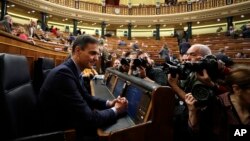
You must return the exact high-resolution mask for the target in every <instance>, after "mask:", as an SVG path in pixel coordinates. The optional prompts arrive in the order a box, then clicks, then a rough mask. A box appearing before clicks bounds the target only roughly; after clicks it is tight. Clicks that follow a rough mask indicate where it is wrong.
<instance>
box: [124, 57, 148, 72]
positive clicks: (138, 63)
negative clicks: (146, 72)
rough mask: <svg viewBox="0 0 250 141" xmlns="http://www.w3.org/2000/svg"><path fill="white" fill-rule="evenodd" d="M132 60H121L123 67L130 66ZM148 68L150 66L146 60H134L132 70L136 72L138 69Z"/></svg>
mask: <svg viewBox="0 0 250 141" xmlns="http://www.w3.org/2000/svg"><path fill="white" fill-rule="evenodd" d="M131 61H132V60H131V59H130V58H122V59H121V65H127V66H129V65H130V62H131ZM141 66H142V67H145V68H146V67H147V66H148V62H147V60H146V59H141V58H137V59H134V60H133V65H132V69H133V70H135V69H136V68H137V67H141Z"/></svg>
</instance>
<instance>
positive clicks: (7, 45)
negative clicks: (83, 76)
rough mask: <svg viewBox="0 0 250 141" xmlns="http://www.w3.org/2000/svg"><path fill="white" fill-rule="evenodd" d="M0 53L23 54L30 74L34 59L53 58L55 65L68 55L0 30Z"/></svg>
mask: <svg viewBox="0 0 250 141" xmlns="http://www.w3.org/2000/svg"><path fill="white" fill-rule="evenodd" d="M0 53H9V54H17V55H24V56H26V57H27V59H28V62H29V68H30V74H31V76H33V67H34V61H35V60H37V58H39V57H48V58H53V59H54V60H55V62H56V65H59V64H61V63H62V62H63V61H64V60H65V58H66V57H67V56H68V54H67V53H65V52H58V51H55V50H53V49H51V48H46V47H43V46H38V45H33V44H32V43H30V42H27V41H23V40H21V39H19V38H17V37H15V36H12V35H11V34H8V33H5V32H2V31H0Z"/></svg>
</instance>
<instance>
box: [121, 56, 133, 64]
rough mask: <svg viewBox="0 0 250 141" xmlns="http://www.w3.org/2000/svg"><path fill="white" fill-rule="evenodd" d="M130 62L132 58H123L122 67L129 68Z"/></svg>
mask: <svg viewBox="0 0 250 141" xmlns="http://www.w3.org/2000/svg"><path fill="white" fill-rule="evenodd" d="M130 62H131V59H130V58H122V59H121V65H127V66H129V64H130Z"/></svg>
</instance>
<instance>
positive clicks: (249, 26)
mask: <svg viewBox="0 0 250 141" xmlns="http://www.w3.org/2000/svg"><path fill="white" fill-rule="evenodd" d="M242 36H243V38H250V24H247V25H246V30H244V31H243V33H242Z"/></svg>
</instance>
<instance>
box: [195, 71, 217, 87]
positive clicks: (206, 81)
mask: <svg viewBox="0 0 250 141" xmlns="http://www.w3.org/2000/svg"><path fill="white" fill-rule="evenodd" d="M202 72H203V75H200V74H199V73H196V76H197V79H198V80H199V81H201V82H202V83H203V84H205V85H207V86H210V87H213V86H214V85H215V84H214V82H213V81H212V80H211V79H210V77H209V76H208V74H207V70H206V69H204V70H203V71H202Z"/></svg>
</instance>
